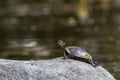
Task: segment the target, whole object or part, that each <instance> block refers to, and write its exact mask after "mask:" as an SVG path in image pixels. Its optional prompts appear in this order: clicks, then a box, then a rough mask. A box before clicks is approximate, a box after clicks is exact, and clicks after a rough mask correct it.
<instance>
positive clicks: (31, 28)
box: [0, 0, 120, 79]
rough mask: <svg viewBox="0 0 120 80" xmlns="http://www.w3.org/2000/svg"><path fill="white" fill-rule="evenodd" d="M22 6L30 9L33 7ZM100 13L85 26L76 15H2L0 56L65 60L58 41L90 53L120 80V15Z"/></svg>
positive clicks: (20, 58)
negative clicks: (59, 58)
mask: <svg viewBox="0 0 120 80" xmlns="http://www.w3.org/2000/svg"><path fill="white" fill-rule="evenodd" d="M13 2H14V0H13ZM11 7H12V6H11ZM22 7H25V9H27V8H28V7H29V6H27V5H22ZM18 8H19V7H18ZM20 8H21V7H20ZM23 12H24V11H23ZM56 13H57V12H56ZM98 13H99V12H97V13H95V14H96V15H95V14H94V12H93V15H91V16H92V17H91V18H90V19H89V20H88V22H86V23H83V24H82V23H80V22H79V19H78V17H76V15H75V14H74V13H70V14H64V13H63V14H57V15H55V14H54V15H44V16H38V14H37V13H36V14H35V15H37V16H31V15H30V14H32V13H30V14H28V15H27V16H26V14H25V13H22V12H21V13H16V14H19V16H16V15H15V14H12V15H11V14H10V13H6V14H2V13H1V15H0V38H1V39H0V45H1V46H0V57H1V58H5V59H17V60H30V59H50V58H56V57H61V56H63V53H62V51H61V49H60V48H59V46H58V44H57V41H58V40H63V41H65V42H66V44H67V45H69V46H79V47H82V48H84V49H85V50H87V51H88V52H89V53H90V54H91V55H92V56H93V58H94V59H95V60H96V61H98V62H99V64H100V65H102V66H103V67H105V68H106V69H107V70H108V71H110V72H111V73H112V75H113V76H115V78H116V79H120V76H119V74H120V62H119V61H120V54H119V53H120V24H119V21H120V20H119V14H118V13H115V12H113V13H111V14H109V15H107V17H106V16H104V15H106V14H104V13H103V14H102V15H103V16H101V15H100V14H99V15H98ZM7 14H9V16H6V15H7ZM41 14H42V13H41ZM117 17H118V18H117Z"/></svg>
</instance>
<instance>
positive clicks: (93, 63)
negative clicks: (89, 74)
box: [88, 60, 98, 67]
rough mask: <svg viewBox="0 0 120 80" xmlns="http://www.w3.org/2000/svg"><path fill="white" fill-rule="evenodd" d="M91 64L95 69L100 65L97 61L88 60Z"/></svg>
mask: <svg viewBox="0 0 120 80" xmlns="http://www.w3.org/2000/svg"><path fill="white" fill-rule="evenodd" d="M88 62H89V64H91V65H92V66H93V67H97V66H98V63H97V62H96V61H93V60H88Z"/></svg>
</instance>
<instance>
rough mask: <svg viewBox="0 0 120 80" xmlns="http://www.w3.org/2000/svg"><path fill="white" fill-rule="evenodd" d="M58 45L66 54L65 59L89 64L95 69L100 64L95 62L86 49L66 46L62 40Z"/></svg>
mask: <svg viewBox="0 0 120 80" xmlns="http://www.w3.org/2000/svg"><path fill="white" fill-rule="evenodd" d="M58 44H59V46H60V48H61V49H62V51H63V53H64V59H67V58H71V59H74V60H80V61H83V62H86V63H89V64H91V65H92V66H93V67H96V66H98V63H97V62H96V61H94V60H93V58H92V56H91V55H90V54H89V53H88V52H87V51H85V50H84V49H82V48H80V47H77V46H66V44H65V42H63V41H62V40H58Z"/></svg>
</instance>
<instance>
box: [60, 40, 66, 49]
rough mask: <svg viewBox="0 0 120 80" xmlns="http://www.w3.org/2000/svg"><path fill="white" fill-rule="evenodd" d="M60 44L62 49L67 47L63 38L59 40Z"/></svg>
mask: <svg viewBox="0 0 120 80" xmlns="http://www.w3.org/2000/svg"><path fill="white" fill-rule="evenodd" d="M58 44H59V46H60V47H61V48H62V49H64V48H65V47H66V45H65V42H63V41H62V40H58Z"/></svg>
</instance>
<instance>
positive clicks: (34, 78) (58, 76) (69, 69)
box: [0, 58, 115, 80]
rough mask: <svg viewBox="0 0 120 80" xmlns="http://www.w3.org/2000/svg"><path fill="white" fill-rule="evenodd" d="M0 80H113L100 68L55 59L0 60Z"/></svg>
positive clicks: (68, 60)
mask: <svg viewBox="0 0 120 80" xmlns="http://www.w3.org/2000/svg"><path fill="white" fill-rule="evenodd" d="M0 80H115V78H113V76H112V75H111V74H110V73H109V72H107V71H106V70H105V69H104V68H102V67H101V66H98V67H96V68H95V67H93V66H91V65H90V64H87V63H85V62H81V61H76V60H72V59H65V60H64V59H62V58H55V59H50V60H37V61H16V60H4V59H0Z"/></svg>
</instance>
